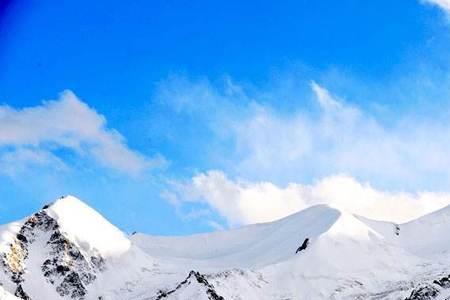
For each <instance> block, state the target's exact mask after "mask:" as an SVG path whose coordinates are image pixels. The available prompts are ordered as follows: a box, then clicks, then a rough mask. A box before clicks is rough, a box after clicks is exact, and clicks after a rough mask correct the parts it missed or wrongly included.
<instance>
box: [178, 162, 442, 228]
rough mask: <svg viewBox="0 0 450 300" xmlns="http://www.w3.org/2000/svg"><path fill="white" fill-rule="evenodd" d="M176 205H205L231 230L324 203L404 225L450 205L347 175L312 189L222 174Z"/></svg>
mask: <svg viewBox="0 0 450 300" xmlns="http://www.w3.org/2000/svg"><path fill="white" fill-rule="evenodd" d="M171 201H172V202H174V201H177V205H178V206H182V205H186V204H189V203H192V202H200V203H206V204H207V205H209V207H210V208H211V209H212V210H213V211H215V212H217V213H219V214H220V215H221V216H222V217H224V218H225V220H226V221H227V222H228V225H229V226H231V227H232V226H236V225H242V224H251V223H258V222H268V221H273V220H276V219H279V218H282V217H285V216H288V215H290V214H292V213H295V212H297V211H299V210H301V209H304V208H306V207H309V206H311V205H315V204H328V205H331V206H334V207H337V208H339V209H344V210H346V211H349V212H352V213H356V214H358V215H361V216H365V217H369V218H372V219H378V220H386V221H393V222H406V221H409V220H411V219H414V218H417V217H419V216H421V215H424V214H426V213H429V212H432V211H434V210H436V209H439V208H441V207H443V206H445V205H448V204H450V194H445V193H426V192H423V193H400V192H385V191H380V190H377V189H375V188H373V187H372V186H371V185H370V184H368V183H365V184H362V183H360V182H358V181H356V180H355V179H354V178H352V177H349V176H343V175H339V176H331V177H326V178H323V179H321V180H319V181H317V182H315V183H313V184H299V183H291V184H288V185H287V186H285V187H280V186H277V185H275V184H273V183H270V182H248V181H242V180H231V179H229V178H227V176H226V175H225V174H224V173H222V172H220V171H209V172H207V173H202V174H199V175H197V176H195V177H193V178H192V180H190V181H188V182H185V183H183V184H181V183H178V184H177V185H176V186H175V187H174V189H173V192H172V194H171Z"/></svg>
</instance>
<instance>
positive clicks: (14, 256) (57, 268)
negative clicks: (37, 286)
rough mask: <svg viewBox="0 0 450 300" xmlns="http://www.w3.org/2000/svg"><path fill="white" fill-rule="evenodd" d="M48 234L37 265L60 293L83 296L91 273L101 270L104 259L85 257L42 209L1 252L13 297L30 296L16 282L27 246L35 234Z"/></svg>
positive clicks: (74, 296) (20, 272)
mask: <svg viewBox="0 0 450 300" xmlns="http://www.w3.org/2000/svg"><path fill="white" fill-rule="evenodd" d="M49 233H50V237H49V238H48V240H47V242H46V248H45V251H46V252H47V255H48V258H47V259H46V260H45V261H43V262H42V266H41V271H42V273H43V275H44V276H45V277H46V278H47V281H48V282H49V283H50V284H52V285H54V286H55V289H56V291H57V292H58V294H60V295H61V296H69V297H70V298H72V299H78V300H81V299H84V297H85V295H86V293H87V290H86V286H87V285H89V284H91V283H92V282H93V281H94V280H95V279H96V275H95V273H96V272H98V271H101V270H102V269H103V267H104V264H105V262H104V259H103V258H102V257H100V256H92V257H85V256H84V255H83V254H82V253H81V252H80V250H79V249H78V247H77V246H76V245H74V244H73V243H72V242H71V241H70V240H68V239H67V238H66V237H65V236H64V235H63V234H62V233H61V232H60V230H59V225H58V223H57V222H56V220H54V219H53V218H52V217H50V216H49V215H48V214H47V213H46V211H45V210H41V211H39V212H38V213H35V214H34V215H33V216H32V217H30V218H29V219H28V220H27V221H25V223H24V224H23V226H22V227H21V229H20V231H19V232H18V233H17V235H16V238H15V240H14V242H13V243H12V244H11V245H10V251H9V252H8V253H6V254H4V255H3V259H2V265H3V267H4V272H6V273H7V274H8V275H9V276H10V278H11V281H12V282H14V283H15V284H17V288H16V293H15V294H16V296H17V297H19V298H22V299H30V298H29V296H28V295H27V293H26V291H24V289H23V286H22V285H21V284H20V283H21V282H23V274H24V271H25V267H24V266H25V261H26V260H27V258H28V255H29V253H28V251H29V246H30V245H31V244H33V243H34V242H35V241H36V239H37V238H38V237H39V236H41V235H44V234H47V235H48V234H49Z"/></svg>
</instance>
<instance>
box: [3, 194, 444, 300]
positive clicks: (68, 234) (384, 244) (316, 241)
mask: <svg viewBox="0 0 450 300" xmlns="http://www.w3.org/2000/svg"><path fill="white" fill-rule="evenodd" d="M449 230H450V207H446V208H443V209H441V210H439V211H436V212H434V213H431V214H429V215H426V216H424V217H421V218H419V219H417V220H414V221H412V222H408V223H405V224H393V223H389V222H381V221H373V220H370V219H367V218H364V217H362V216H355V215H353V214H350V213H348V212H345V211H342V210H339V209H337V208H333V207H330V206H327V205H317V206H313V207H310V208H308V209H305V210H303V211H300V212H298V213H296V214H293V215H291V216H289V217H286V218H284V219H281V220H278V221H275V222H271V223H264V224H255V225H250V226H246V227H242V228H239V229H234V230H229V231H220V232H214V233H207V234H197V235H192V236H186V237H157V236H148V235H144V234H139V233H138V234H134V235H132V236H131V237H127V236H126V235H125V234H123V233H122V232H121V231H120V230H119V229H118V228H116V227H115V226H114V225H112V224H111V223H109V222H108V221H107V220H106V219H104V218H103V217H102V216H101V215H100V214H98V213H97V212H96V211H95V210H93V209H92V208H90V207H89V206H87V205H86V204H85V203H83V202H82V201H80V200H78V199H76V198H75V197H71V196H68V197H64V198H61V199H59V200H57V201H56V202H54V203H52V204H50V205H47V206H45V207H44V208H43V209H42V210H40V211H38V212H36V213H35V214H33V215H32V216H30V217H28V218H25V219H23V220H21V221H18V222H14V223H11V224H7V225H4V226H1V227H0V259H1V260H0V262H1V263H0V268H1V269H2V271H1V272H0V299H33V300H41V299H45V300H59V299H77V300H90V299H96V300H99V299H102V300H105V299H117V300H126V299H130V300H157V299H180V300H182V299H188V300H191V299H212V300H222V299H250V300H253V299H255V300H261V299H268V300H269V299H277V300H278V299H286V300H287V299H409V300H413V299H415V300H418V299H439V300H440V299H447V297H450V276H449V275H450V270H449V269H450V268H449V267H450V255H448V254H449V253H448V249H449V246H450V236H449V235H448V232H449Z"/></svg>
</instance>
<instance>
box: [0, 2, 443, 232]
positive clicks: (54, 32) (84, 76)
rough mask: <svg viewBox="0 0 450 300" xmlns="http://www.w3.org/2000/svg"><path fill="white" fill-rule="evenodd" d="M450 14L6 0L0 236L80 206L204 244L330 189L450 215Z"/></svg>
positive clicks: (433, 6)
mask: <svg viewBox="0 0 450 300" xmlns="http://www.w3.org/2000/svg"><path fill="white" fill-rule="evenodd" d="M449 7H450V5H449V2H448V1H446V0H433V1H429V2H425V1H414V0H408V1H406V0H405V1H403V0H400V1H394V2H393V1H384V0H380V1H371V2H370V3H369V2H368V1H365V2H362V1H284V2H283V3H276V2H274V1H262V2H261V1H258V2H253V1H247V2H245V3H242V1H227V2H226V3H218V2H212V1H131V2H127V3H124V2H123V1H96V2H95V3H92V1H63V2H61V3H56V2H55V1H48V0H41V1H23V0H9V1H8V0H5V1H1V3H0V104H2V106H1V108H0V195H1V196H0V223H5V222H8V221H11V220H15V219H18V218H21V217H23V216H25V215H27V214H29V213H32V212H33V211H35V210H36V209H37V208H39V207H40V206H41V205H43V203H45V202H47V201H49V200H52V199H54V198H56V197H58V196H60V195H64V194H73V195H76V196H78V197H80V198H82V199H83V200H85V201H86V202H87V203H89V204H90V205H92V206H93V207H95V208H96V209H98V210H99V211H100V212H101V213H102V214H104V215H105V216H107V217H108V218H109V219H110V220H112V221H113V222H114V223H115V224H117V225H118V226H119V227H121V228H122V229H124V230H126V231H129V232H131V231H134V230H138V231H143V232H148V233H154V234H187V233H193V232H199V231H208V230H212V229H215V228H223V227H230V226H238V225H242V224H246V223H252V222H256V221H266V220H271V219H273V218H276V217H281V216H284V215H286V214H288V213H292V212H294V211H296V210H298V209H300V208H302V207H304V206H305V205H310V204H314V203H316V202H317V201H319V202H321V201H325V202H330V201H331V202H333V201H335V200H333V199H334V198H333V197H331V196H329V194H328V193H325V192H324V190H323V189H324V188H326V189H327V191H328V185H327V183H329V182H332V183H334V184H331V187H330V189H331V190H332V191H335V189H336V188H337V187H336V183H342V182H344V185H346V184H348V186H349V188H348V190H346V191H345V193H344V196H345V197H349V198H352V199H353V198H354V197H356V195H359V194H358V193H357V192H356V190H355V189H358V188H359V189H370V191H371V192H374V193H375V194H376V195H377V196H376V197H378V198H380V199H381V200H380V201H379V202H376V203H375V204H373V205H378V206H379V207H385V204H382V203H385V202H386V203H387V200H386V199H387V198H389V199H391V198H393V199H394V198H395V199H397V198H399V197H400V198H401V199H402V200H398V199H397V200H398V202H395V201H397V200H392V201H388V202H389V203H400V202H401V201H404V199H403V198H404V197H403V196H405V195H406V196H405V197H406V198H411V199H412V200H411V201H412V202H413V203H416V202H417V201H419V200H418V199H421V197H422V196H423V195H424V193H425V192H427V193H431V194H426V195H432V196H433V197H432V198H433V199H434V198H439V199H437V200H436V199H434V200H427V201H429V202H430V201H431V203H436V204H429V205H428V204H427V205H426V207H427V209H428V210H430V209H432V208H434V207H435V206H439V205H443V204H442V203H447V202H446V201H447V199H448V195H447V193H448V192H450V191H449V188H448V186H449V183H450V171H449V170H450V159H449V158H447V149H448V147H447V146H450V127H449V126H450V121H449V118H448V117H449V115H448V112H449V100H450V93H449V91H450V90H449V89H450V52H448V50H447V49H448V48H449V47H450V24H449V15H450V13H449V11H450V9H449ZM342 180H343V181H342ZM289 184H294V185H295V189H294V190H295V191H294V192H292V191H291V190H290V189H289V187H290V185H289ZM324 186H325V187H324ZM291 187H292V186H291ZM266 188H267V189H268V190H267V189H266ZM298 188H300V190H301V192H299V190H298ZM304 189H306V190H309V191H315V192H304ZM358 191H359V190H358ZM291 192H292V193H293V194H295V195H294V196H293V194H292V193H291ZM340 192H342V191H337V192H336V193H331V194H333V195H334V194H339V193H340ZM261 193H262V194H261ZM285 193H287V194H285ZM261 195H272V196H273V197H271V198H270V199H265V200H261V197H262V196H261ZM324 195H325V196H324ZM280 197H281V198H282V199H281V200H280V199H279V198H280ZM330 197H331V198H333V199H331V198H330ZM376 197H375V198H376ZM390 197H391V198H390ZM402 197H403V198H402ZM442 197H443V198H442ZM262 198H264V197H262ZM378 198H377V199H378ZM284 199H291V200H289V201H287V202H286V200H284ZM317 199H318V200H317ZM330 199H331V200H330ZM336 201H337V200H336ZM405 201H406V200H405ZM433 201H434V202H433ZM377 203H380V204H377ZM408 203H409V202H406V204H401V205H400V204H396V205H397V206H398V207H409V206H408V205H410V204H408ZM348 205H349V207H359V206H358V204H355V203H353V202H352V203H351V204H348ZM371 205H372V204H371ZM389 205H392V204H389ZM402 205H404V206H402ZM414 205H416V204H414ZM421 207H422V206H421ZM427 209H425V210H427ZM273 211H276V212H277V213H275V214H274V215H273V214H272V213H270V212H273ZM410 211H411V215H406V216H403V215H402V216H397V215H396V216H390V217H392V218H394V219H395V218H400V219H401V218H407V217H410V216H412V215H414V214H418V213H420V212H421V210H420V209H418V208H417V207H413V208H410Z"/></svg>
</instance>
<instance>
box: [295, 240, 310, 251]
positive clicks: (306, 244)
mask: <svg viewBox="0 0 450 300" xmlns="http://www.w3.org/2000/svg"><path fill="white" fill-rule="evenodd" d="M308 245H309V239H308V238H306V239H305V240H304V241H303V243H302V244H301V246H300V247H298V248H297V251H295V254H297V253H299V252H300V251H303V250H305V249H306V248H307V247H308Z"/></svg>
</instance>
